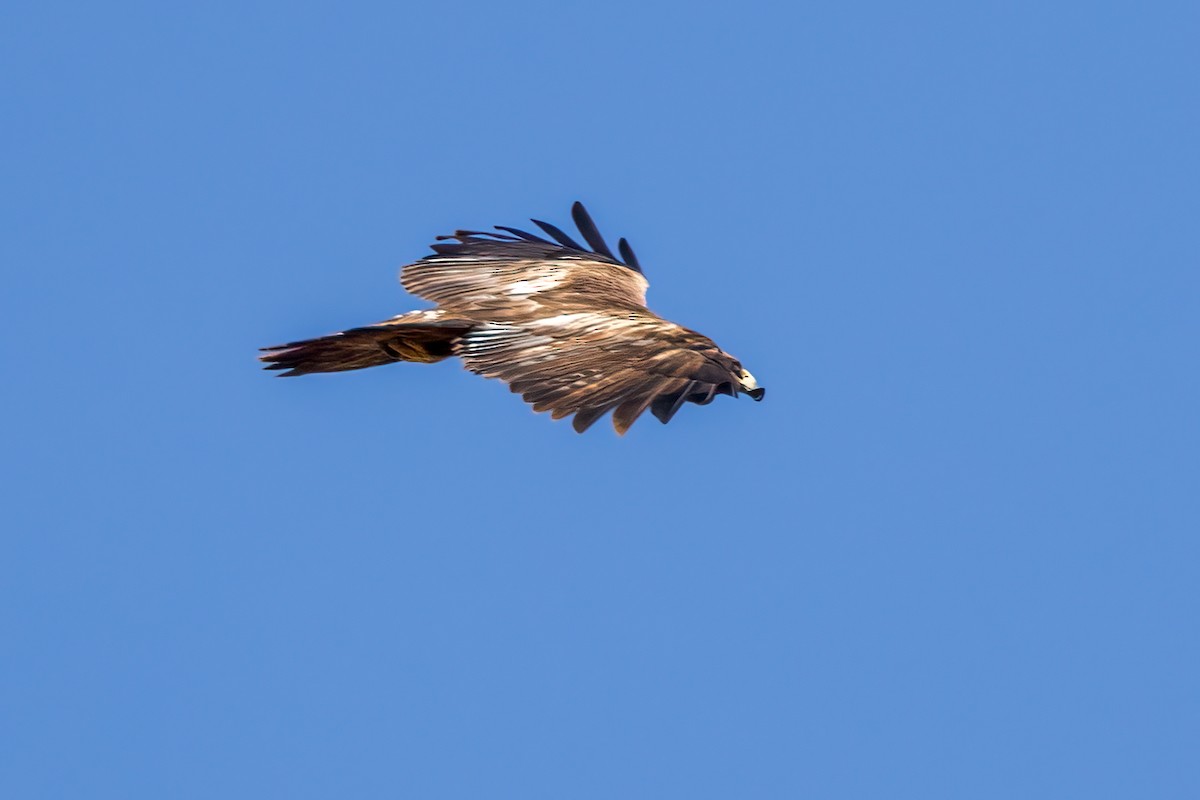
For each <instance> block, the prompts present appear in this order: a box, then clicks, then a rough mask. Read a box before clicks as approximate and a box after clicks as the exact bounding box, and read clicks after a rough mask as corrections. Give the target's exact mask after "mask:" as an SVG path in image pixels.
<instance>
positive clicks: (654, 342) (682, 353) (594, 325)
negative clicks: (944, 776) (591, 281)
mask: <svg viewBox="0 0 1200 800" xmlns="http://www.w3.org/2000/svg"><path fill="white" fill-rule="evenodd" d="M456 353H457V354H458V356H459V357H461V358H462V360H463V363H464V364H465V365H466V367H467V369H469V370H471V371H472V372H476V373H478V374H480V375H483V376H485V377H489V378H498V379H500V380H503V381H505V382H506V383H508V384H509V386H510V388H511V389H512V390H513V391H514V392H517V393H518V394H520V395H521V396H522V398H523V399H524V400H525V401H526V402H527V403H530V404H531V405H532V406H533V409H534V411H549V412H550V415H551V417H553V418H554V419H562V418H564V417H569V416H572V415H574V417H575V419H574V420H573V422H572V425H573V426H574V428H575V430H577V431H579V432H583V431H584V430H586V429H587V428H589V427H590V426H591V425H593V424H594V423H595V422H596V420H598V419H599V418H601V417H603V416H604V415H605V414H606V413H608V412H609V411H614V410H615V411H614V414H613V427H614V428H615V429H616V430H617V432H618V433H620V434H624V433H625V431H627V430H628V429H629V427H630V426H631V425H632V424H633V423H634V421H636V420H637V418H638V417H639V416H641V414H642V413H643V412H645V411H646V409H650V410H651V411H652V412H653V413H654V414H655V416H656V417H658V418H659V419H660V420H661V421H662V422H664V423H665V422H668V421H670V419H671V417H673V416H674V415H675V414H676V413H677V412H678V411H679V408H680V407H681V406H682V405H683V404H684V403H685V402H689V401H690V402H697V403H706V402H709V401H711V399H712V398H713V396H715V394H717V393H718V392H721V393H726V394H736V386H737V385H738V384H737V379H738V377H737V369H738V367H737V363H736V361H734V360H733V359H732V358H731V357H730V356H728V355H727V354H725V353H723V352H722V351H721V350H720V349H719V348H718V347H717V346H716V345H715V344H713V342H712V341H711V340H709V339H708V338H707V337H704V336H702V335H700V334H698V333H696V332H694V331H690V330H688V329H686V328H683V327H681V326H679V325H675V324H674V323H671V322H667V321H665V320H663V319H660V318H659V317H656V316H654V315H653V314H651V313H649V312H643V313H641V314H629V313H611V312H602V311H595V312H582V313H574V314H565V315H561V316H560V317H558V318H551V319H549V320H548V319H532V320H528V321H523V322H513V323H505V324H497V323H492V324H487V325H481V326H478V327H477V328H475V329H473V330H472V331H470V332H468V333H467V334H465V335H464V336H463V337H462V338H461V339H459V340H458V343H457V345H456Z"/></svg>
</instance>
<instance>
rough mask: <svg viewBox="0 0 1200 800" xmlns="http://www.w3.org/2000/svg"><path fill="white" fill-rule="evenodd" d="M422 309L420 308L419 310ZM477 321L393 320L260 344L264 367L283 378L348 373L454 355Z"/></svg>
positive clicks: (439, 359) (260, 358)
mask: <svg viewBox="0 0 1200 800" xmlns="http://www.w3.org/2000/svg"><path fill="white" fill-rule="evenodd" d="M418 313H421V312H418ZM474 324H475V323H473V322H470V321H468V320H437V321H432V322H426V321H421V322H405V321H403V317H399V318H397V320H396V321H394V322H384V323H381V324H379V325H368V326H366V327H363V328H351V329H349V330H345V331H341V332H339V333H333V334H330V335H329V336H321V337H318V338H316V339H303V340H301V341H298V342H289V343H288V344H280V345H274V346H272V347H264V348H262V350H263V354H262V355H261V356H259V360H261V361H264V362H266V366H265V367H263V369H270V370H284V372H281V373H280V376H279V377H281V378H287V377H291V376H293V375H307V374H308V373H310V372H345V371H346V370H352V369H365V368H367V367H378V366H382V365H384V364H392V363H395V362H397V361H416V362H421V363H426V364H429V363H433V362H435V361H441V360H442V359H444V358H448V357H449V356H451V355H453V354H454V343H455V342H456V341H457V340H458V338H459V337H460V336H462V335H463V334H464V333H466V332H467V331H469V330H470V329H471V328H472V327H473V326H474Z"/></svg>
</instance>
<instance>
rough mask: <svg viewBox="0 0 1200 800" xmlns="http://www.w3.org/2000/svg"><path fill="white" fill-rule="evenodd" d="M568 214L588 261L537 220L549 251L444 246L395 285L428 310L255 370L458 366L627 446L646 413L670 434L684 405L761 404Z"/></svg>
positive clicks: (495, 244)
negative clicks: (656, 307)
mask: <svg viewBox="0 0 1200 800" xmlns="http://www.w3.org/2000/svg"><path fill="white" fill-rule="evenodd" d="M571 214H572V217H573V218H574V220H575V224H576V226H577V227H578V228H579V231H580V233H581V234H582V235H583V238H584V241H586V242H587V244H588V245H589V246H590V247H591V249H590V250H589V249H587V248H585V247H584V246H582V245H580V244H579V243H578V242H576V241H575V240H574V239H572V238H571V237H570V236H568V235H567V234H566V233H564V232H563V231H562V230H560V229H559V228H557V227H555V226H553V225H551V224H549V223H546V222H540V221H538V220H533V222H534V224H536V225H537V226H538V227H539V228H541V229H542V230H543V231H545V232H546V234H548V235H549V236H550V237H551V239H553V241H550V240H547V239H544V238H542V237H540V236H535V235H534V234H531V233H527V232H526V231H522V230H517V229H515V228H507V227H503V226H499V225H498V226H496V230H498V231H503V233H488V232H480V231H461V230H460V231H456V232H455V233H454V234H453V235H452V236H440V237H438V241H439V243H438V244H435V245H433V250H434V254H433V255H430V256H426V257H425V258H423V259H421V260H420V261H417V262H416V263H414V264H409V265H408V266H406V267H404V268H403V270H402V271H401V273H400V282H401V283H402V284H403V285H404V288H405V289H407V290H408V291H410V292H412V293H413V294H415V295H417V296H418V297H423V298H425V299H426V300H432V301H433V302H434V303H436V304H437V307H436V308H433V309H430V310H427V311H410V312H409V313H407V314H401V315H399V316H397V317H393V318H392V319H390V320H387V321H385V322H381V323H379V324H377V325H370V326H367V327H363V328H351V329H350V330H346V331H342V332H340V333H335V334H332V335H330V336H323V337H321V338H319V339H307V340H304V341H299V342H292V343H290V344H284V345H277V346H275V347H265V348H263V350H264V351H265V352H264V354H263V355H262V356H260V358H261V359H262V360H263V361H265V362H267V366H266V369H273V370H285V372H283V373H282V374H283V376H290V375H304V374H307V373H310V372H341V371H344V370H351V369H362V368H364V367H375V366H379V365H382V364H391V363H393V362H396V361H416V362H425V363H432V362H435V361H441V360H442V359H445V358H449V357H450V356H458V357H459V358H461V359H462V361H463V364H464V365H465V366H466V367H467V369H469V370H471V371H472V372H475V373H477V374H479V375H483V376H485V377H488V378H499V379H500V380H502V381H504V382H506V383H507V384H508V385H509V387H510V388H511V389H512V390H513V391H514V392H517V393H519V394H520V395H521V396H522V397H523V398H524V399H525V401H526V402H527V403H530V404H532V405H533V409H534V411H549V412H551V416H552V417H553V418H554V419H561V418H563V417H567V416H571V415H572V414H573V415H574V416H575V419H574V421H573V423H572V424H573V426H574V428H575V430H577V431H579V432H580V433H582V432H583V431H585V430H587V428H588V427H589V426H590V425H592V423H594V422H595V421H596V420H598V419H599V418H600V417H602V416H604V414H606V413H608V412H609V411H612V412H613V427H614V428H616V430H617V433H619V434H624V433H625V431H627V430H629V426H630V425H632V424H633V423H634V421H635V420H636V419H637V418H638V417H639V416H640V415H641V414H642V413H643V412H645V411H646V410H647V409H649V410H650V413H652V414H653V415H654V416H655V417H657V418H658V419H659V420H661V421H662V422H663V423H666V422H669V421H670V419H671V417H673V416H674V415H675V412H677V411H678V410H679V408H680V406H682V405H683V404H684V403H685V402H690V403H697V404H699V405H705V404H707V403H710V402H712V399H713V398H714V397H715V396H716V395H718V394H727V395H730V396H731V397H736V396H737V395H738V394H739V393H742V394H748V395H750V396H751V397H753V398H754V399H755V400H761V399H762V397H763V393H764V390H763V389H761V388H759V386H758V384H757V383H756V382H755V380H754V377H753V376H752V375H751V374H750V373H749V372H747V371H746V370H745V369H743V368H742V365H741V364H740V363H738V361H737V359H735V358H734V357H733V356H730V355H729V354H727V353H725V352H724V351H722V350H721V348H719V347H717V345H716V344H715V343H714V342H713V341H712V340H711V339H709V338H708V337H706V336H703V335H701V334H699V333H696V332H695V331H692V330H688V329H687V328H684V327H682V326H680V325H676V324H675V323H673V322H668V321H667V320H665V319H662V318H661V317H659V316H657V315H655V314H654V313H652V312H651V311H649V310H648V309H647V308H646V287H647V285H648V284H647V282H646V279H645V278H644V277H643V276H642V270H641V266H640V265H639V264H638V261H637V257H636V256H635V255H634V254H633V250H632V248H630V246H629V243H628V242H626V241H625V240H624V239H621V240H620V242H619V244H618V248H617V249H618V251H619V252H620V254H621V256H620V258H619V259H618V257H617V256H616V255H614V254H613V252H612V251H611V250H610V249H609V247H608V245H607V243H605V241H604V239H603V238H602V237H601V236H600V233H599V231H598V230H597V229H596V226H595V224H594V223H593V222H592V219H591V217H590V216H589V215H588V213H587V211H586V210H585V209H584V207H583V205H582V204H580V203H576V204H575V205H574V206H573V207H572V209H571Z"/></svg>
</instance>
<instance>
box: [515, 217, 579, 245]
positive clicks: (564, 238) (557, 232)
mask: <svg viewBox="0 0 1200 800" xmlns="http://www.w3.org/2000/svg"><path fill="white" fill-rule="evenodd" d="M529 221H530V222H532V223H533V224H534V225H537V226H538V227H539V228H541V229H542V230H544V231H545V232H546V233H548V234H550V237H551V238H552V239H554V241H556V242H558V243H559V244H561V245H562V246H563V247H569V248H571V249H572V250H579V251H580V252H583V253H586V252H587V248H586V247H584V246H583V245H581V244H580V243H579V242H577V241H575V240H574V239H572V238H571V237H570V236H568V235H567V234H566V233H564V232H563V230H562V228H559V227H558V226H557V225H551V224H550V223H549V222H542V221H541V220H540V219H531V220H529Z"/></svg>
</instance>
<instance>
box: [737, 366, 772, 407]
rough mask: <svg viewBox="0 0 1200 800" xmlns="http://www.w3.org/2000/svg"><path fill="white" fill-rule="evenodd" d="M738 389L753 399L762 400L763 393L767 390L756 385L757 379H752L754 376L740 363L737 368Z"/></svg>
mask: <svg viewBox="0 0 1200 800" xmlns="http://www.w3.org/2000/svg"><path fill="white" fill-rule="evenodd" d="M737 379H738V384H739V386H738V390H739V391H742V392H745V393H746V394H748V395H750V396H751V397H753V398H754V399H755V400H762V399H763V395H765V394H766V393H767V390H766V389H764V388H762V387H761V386H759V385H758V381H756V380H754V376H753V375H751V374H750V372H749V371H748V370H745V369H743V368H742V367H741V366H740V365H739V366H738V368H737Z"/></svg>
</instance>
